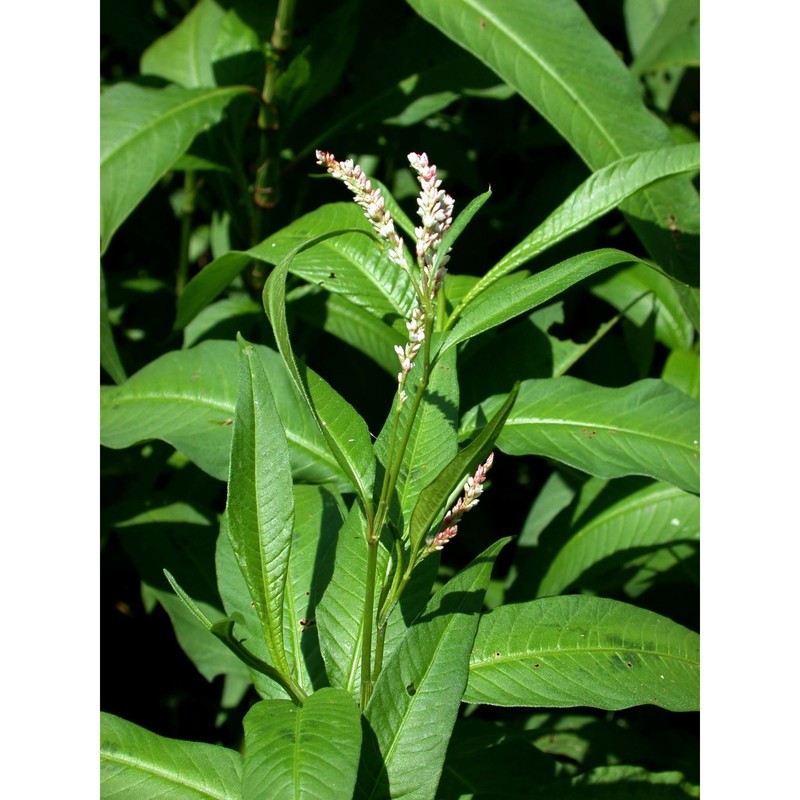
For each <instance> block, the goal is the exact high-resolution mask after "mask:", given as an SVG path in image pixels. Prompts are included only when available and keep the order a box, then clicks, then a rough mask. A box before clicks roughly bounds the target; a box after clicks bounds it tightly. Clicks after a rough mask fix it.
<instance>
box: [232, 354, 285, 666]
mask: <svg viewBox="0 0 800 800" xmlns="http://www.w3.org/2000/svg"><path fill="white" fill-rule="evenodd" d="M240 344H241V347H242V352H241V356H240V359H239V391H238V395H237V398H236V416H235V417H234V421H233V442H232V444H231V475H230V479H229V481H228V503H227V506H226V518H227V524H228V535H229V537H230V540H231V544H232V545H233V551H234V553H235V554H236V560H237V561H238V562H239V568H240V569H241V571H242V575H244V579H245V581H247V588H248V590H249V592H250V597H251V598H252V600H253V603H254V604H255V607H256V611H257V612H258V616H259V618H260V619H261V625H262V627H263V630H264V637H265V640H266V642H267V649H268V650H269V653H270V656H271V658H272V663H273V664H275V666H276V667H277V668H278V669H279V670H281V671H282V672H283V673H284V674H285V675H288V674H289V666H288V664H287V661H286V653H285V650H284V643H283V600H284V597H283V595H284V591H285V588H286V572H287V569H288V565H289V551H290V549H291V544H292V527H293V524H294V497H293V495H292V473H291V470H290V468H289V447H288V445H287V443H286V434H285V432H284V430H283V426H282V425H281V421H280V418H279V417H278V410H277V408H276V407H275V402H274V400H273V399H272V391H271V389H270V386H269V381H268V380H267V376H266V373H265V372H264V367H263V364H262V363H261V359H260V358H259V357H258V355H257V354H256V352H255V350H254V349H253V347H252V346H250V345H248V344H247V343H246V342H244V341H243V340H241V339H240Z"/></svg>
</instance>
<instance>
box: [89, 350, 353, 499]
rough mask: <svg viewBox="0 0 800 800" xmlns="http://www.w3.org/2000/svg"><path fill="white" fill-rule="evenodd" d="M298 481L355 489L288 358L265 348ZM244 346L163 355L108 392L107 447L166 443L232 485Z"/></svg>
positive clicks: (104, 415)
mask: <svg viewBox="0 0 800 800" xmlns="http://www.w3.org/2000/svg"><path fill="white" fill-rule="evenodd" d="M255 349H256V352H257V353H258V354H259V356H260V357H261V359H262V361H263V362H264V369H265V370H266V371H267V374H268V375H269V379H270V386H271V388H272V394H273V397H274V399H275V404H276V405H277V407H278V413H279V416H280V418H281V421H282V423H283V424H284V426H285V430H286V437H287V439H288V440H289V457H290V459H291V465H292V474H293V476H294V479H295V480H296V481H298V482H308V483H332V484H335V485H336V486H337V487H339V488H346V487H347V486H349V484H348V482H347V480H346V479H345V477H344V474H343V473H342V470H341V469H340V467H339V465H338V464H337V463H336V461H335V460H334V458H333V457H332V456H331V454H330V451H329V450H328V447H327V446H326V444H325V440H324V438H323V437H322V435H321V434H320V432H319V429H318V427H317V424H316V422H315V420H314V418H313V417H312V416H311V414H310V413H309V412H308V411H307V409H306V406H305V403H303V402H302V399H301V397H300V396H299V395H298V393H297V391H296V390H295V388H294V384H293V382H292V380H291V378H290V377H289V374H288V372H287V371H286V367H285V366H284V363H283V359H282V358H281V357H280V355H279V354H278V353H276V352H275V351H274V350H270V349H269V348H267V347H262V346H260V345H258V346H256V348H255ZM238 354H239V347H238V345H237V344H236V342H221V341H220V342H217V341H208V342H201V343H200V344H199V345H197V347H193V348H191V349H189V350H177V351H174V352H171V353H166V354H165V355H163V356H160V357H159V358H157V359H156V360H155V361H152V362H151V363H150V364H148V365H147V366H145V367H143V368H142V369H141V370H139V372H137V373H136V374H135V375H133V376H132V377H130V378H129V379H128V380H127V381H126V382H125V383H124V384H122V385H121V386H113V387H112V386H108V387H103V388H102V390H101V397H100V441H101V443H102V444H103V445H104V446H105V447H111V448H114V449H117V448H122V447H130V446H131V445H134V444H137V443H139V442H146V441H149V440H150V439H162V440H163V441H165V442H169V444H171V445H172V446H173V447H175V448H176V449H178V450H180V451H181V452H182V453H184V455H186V456H187V458H189V459H190V460H191V461H193V462H194V463H195V464H197V466H198V467H200V469H202V470H204V471H205V472H207V473H208V474H209V475H213V476H214V477H215V478H219V479H220V480H227V478H228V471H229V463H230V454H231V452H230V451H231V425H232V423H233V410H234V407H235V405H236V386H237V372H238V367H237V362H238Z"/></svg>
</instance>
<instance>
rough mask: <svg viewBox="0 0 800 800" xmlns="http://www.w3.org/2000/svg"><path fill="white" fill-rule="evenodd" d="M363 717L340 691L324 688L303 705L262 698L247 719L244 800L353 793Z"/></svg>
mask: <svg viewBox="0 0 800 800" xmlns="http://www.w3.org/2000/svg"><path fill="white" fill-rule="evenodd" d="M360 750H361V715H360V713H359V710H358V706H357V705H356V704H355V703H354V702H353V699H352V698H351V697H350V696H349V695H348V694H347V692H344V691H342V690H341V689H320V690H319V691H317V692H315V693H314V694H312V695H311V696H310V697H309V698H308V699H307V700H306V701H305V702H304V703H303V705H302V706H297V705H295V704H294V703H291V702H289V701H288V700H262V701H261V702H259V703H256V704H255V705H254V706H252V707H251V708H250V710H249V711H248V712H247V715H246V716H245V718H244V767H243V775H242V794H241V797H242V800H263V798H270V797H274V798H282V797H286V798H288V797H296V798H300V797H302V798H304V799H305V798H307V799H308V800H329V798H334V797H337V798H339V797H341V798H349V797H352V794H353V788H354V786H355V783H356V772H357V769H358V760H359V754H360Z"/></svg>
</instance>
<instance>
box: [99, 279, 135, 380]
mask: <svg viewBox="0 0 800 800" xmlns="http://www.w3.org/2000/svg"><path fill="white" fill-rule="evenodd" d="M100 366H101V367H102V368H103V369H104V370H105V371H106V372H107V373H108V375H109V377H110V378H111V380H112V381H114V383H117V384H119V383H124V382H125V380H126V379H127V377H128V376H127V375H126V374H125V367H124V366H123V365H122V360H121V359H120V357H119V353H118V352H117V346H116V344H114V332H113V331H112V330H111V321H110V320H109V318H108V295H107V294H106V277H105V274H104V273H103V267H102V266H101V267H100Z"/></svg>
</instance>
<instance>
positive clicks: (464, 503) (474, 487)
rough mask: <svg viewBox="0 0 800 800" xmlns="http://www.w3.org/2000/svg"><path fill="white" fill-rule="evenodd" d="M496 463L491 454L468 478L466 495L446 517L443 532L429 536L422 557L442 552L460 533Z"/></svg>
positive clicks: (443, 521) (460, 498) (465, 486)
mask: <svg viewBox="0 0 800 800" xmlns="http://www.w3.org/2000/svg"><path fill="white" fill-rule="evenodd" d="M493 462H494V453H489V457H488V458H487V459H486V461H485V462H484V463H483V464H481V465H480V466H479V467H478V469H477V470H475V474H474V475H473V476H472V477H471V478H467V482H466V483H465V484H464V494H463V496H462V497H459V498H458V502H456V504H455V505H454V506H453V507H452V508H451V509H450V510H449V511H448V512H447V513H446V514H445V515H444V519H443V520H442V525H441V530H440V531H439V533H437V534H436V535H435V536H428V538H427V539H426V540H425V550H424V551H423V553H422V555H423V556H426V555H428V554H429V553H432V552H433V551H434V550H441V549H442V548H443V547H444V546H445V545H446V544H447V542H449V541H450V540H451V539H452V538H453V537H454V536H455V535H456V534H457V533H458V523H459V521H460V520H461V517H462V516H464V514H465V513H466V512H467V511H469V510H470V509H471V508H474V507H475V506H476V505H478V498H479V497H480V496H481V494H482V493H483V482H484V481H485V480H486V473H487V472H488V471H489V470H490V469H491V467H492V463H493Z"/></svg>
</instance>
